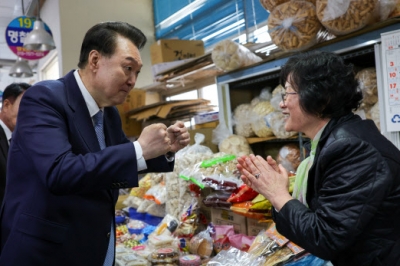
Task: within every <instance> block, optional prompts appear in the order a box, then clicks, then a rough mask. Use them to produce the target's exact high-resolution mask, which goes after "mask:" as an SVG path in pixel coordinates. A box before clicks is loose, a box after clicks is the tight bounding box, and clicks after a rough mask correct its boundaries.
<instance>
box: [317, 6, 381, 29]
mask: <svg viewBox="0 0 400 266" xmlns="http://www.w3.org/2000/svg"><path fill="white" fill-rule="evenodd" d="M377 4H378V1H377V0H365V1H359V0H317V2H316V7H317V16H318V19H319V21H320V22H321V23H322V25H323V26H324V27H325V28H326V29H328V30H329V31H330V32H332V33H333V34H335V35H345V34H349V33H351V32H354V31H357V30H359V29H362V28H364V27H365V26H366V25H368V23H370V22H371V21H372V20H373V15H374V10H375V8H376V5H377Z"/></svg>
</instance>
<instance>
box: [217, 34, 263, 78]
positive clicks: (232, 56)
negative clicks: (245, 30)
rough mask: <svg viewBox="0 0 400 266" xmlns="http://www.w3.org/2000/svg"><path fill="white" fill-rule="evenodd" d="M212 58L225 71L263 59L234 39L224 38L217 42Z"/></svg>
mask: <svg viewBox="0 0 400 266" xmlns="http://www.w3.org/2000/svg"><path fill="white" fill-rule="evenodd" d="M211 58H212V60H213V62H214V64H215V66H216V67H218V68H220V69H222V70H224V71H231V70H234V69H238V68H241V67H244V66H248V65H251V64H254V63H257V62H260V61H262V59H261V57H259V56H257V55H255V54H254V53H253V52H251V51H250V50H249V49H247V48H246V47H244V46H243V45H241V44H238V43H236V42H234V41H232V40H223V41H220V42H219V43H217V44H216V45H215V46H214V48H213V50H212V52H211Z"/></svg>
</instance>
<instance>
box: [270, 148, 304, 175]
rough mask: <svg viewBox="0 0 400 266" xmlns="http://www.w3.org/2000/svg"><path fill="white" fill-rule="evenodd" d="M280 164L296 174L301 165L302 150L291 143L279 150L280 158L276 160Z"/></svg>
mask: <svg viewBox="0 0 400 266" xmlns="http://www.w3.org/2000/svg"><path fill="white" fill-rule="evenodd" d="M276 162H277V163H278V164H282V166H283V167H284V168H285V169H286V170H287V171H288V172H293V173H296V170H297V167H299V165H300V162H301V160H300V148H299V146H298V145H296V144H294V143H289V144H286V145H284V146H282V147H281V148H280V149H279V152H278V157H277V158H276Z"/></svg>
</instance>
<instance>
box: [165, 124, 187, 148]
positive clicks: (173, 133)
mask: <svg viewBox="0 0 400 266" xmlns="http://www.w3.org/2000/svg"><path fill="white" fill-rule="evenodd" d="M167 132H168V137H169V139H170V140H171V151H172V152H177V151H179V150H180V149H182V148H184V147H186V146H187V145H188V144H189V142H190V135H189V132H188V130H187V128H186V127H185V124H184V123H183V122H181V121H177V122H176V123H175V124H173V125H171V126H170V127H168V129H167Z"/></svg>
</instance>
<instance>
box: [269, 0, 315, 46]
mask: <svg viewBox="0 0 400 266" xmlns="http://www.w3.org/2000/svg"><path fill="white" fill-rule="evenodd" d="M268 29H269V30H268V32H269V34H270V35H271V39H272V41H273V43H274V44H275V45H276V46H278V47H279V48H281V49H282V50H284V51H300V50H304V49H307V48H309V47H311V46H312V45H314V44H316V43H317V40H318V39H317V34H318V32H319V31H320V30H321V29H322V25H321V23H320V22H319V20H318V18H317V15H316V11H315V6H314V5H313V4H312V3H310V2H306V1H289V2H286V3H283V4H281V5H279V6H277V7H275V8H274V10H273V11H272V12H271V14H270V15H269V17H268Z"/></svg>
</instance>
